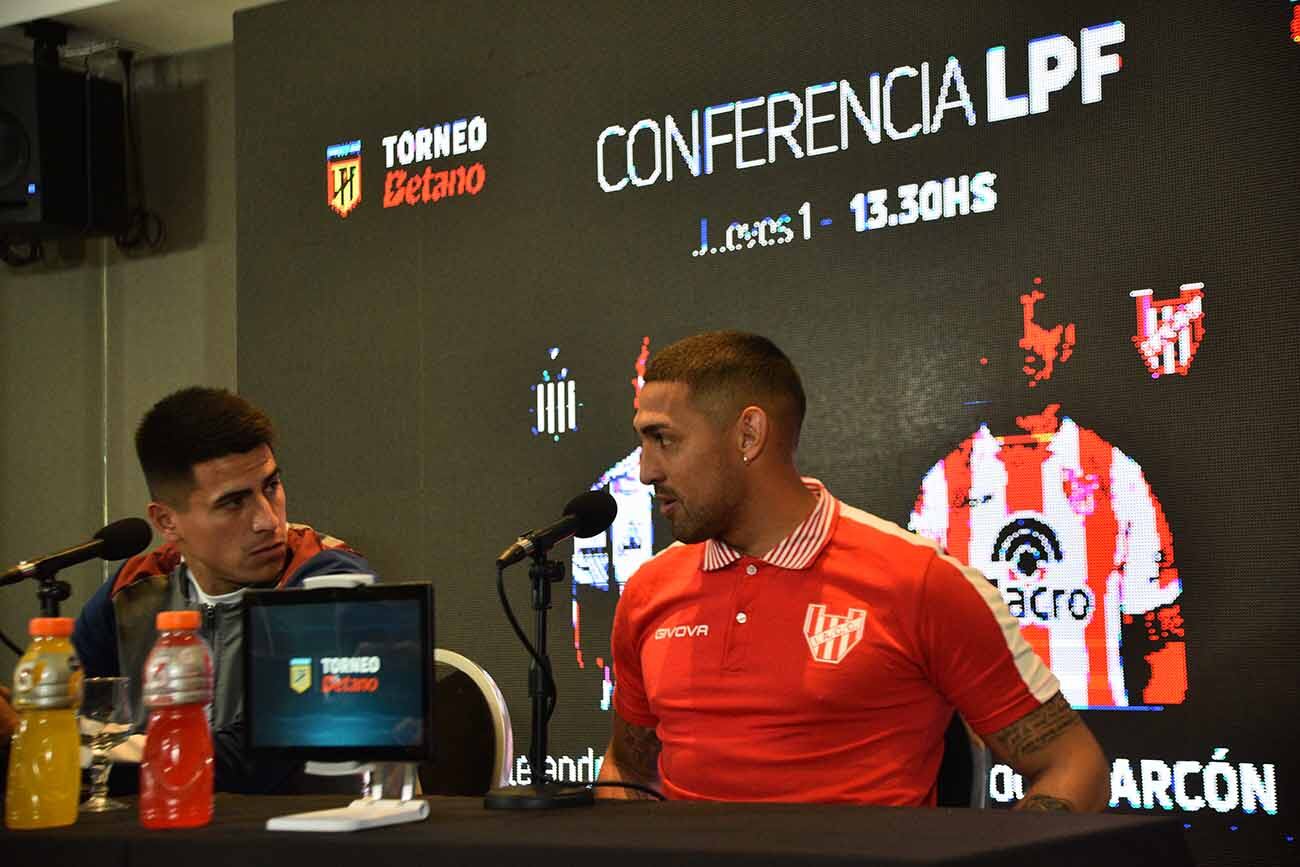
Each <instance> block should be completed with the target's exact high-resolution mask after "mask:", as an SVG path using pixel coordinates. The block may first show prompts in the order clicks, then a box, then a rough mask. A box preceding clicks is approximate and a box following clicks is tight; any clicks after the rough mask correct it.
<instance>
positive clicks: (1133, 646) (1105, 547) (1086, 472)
mask: <svg viewBox="0 0 1300 867" xmlns="http://www.w3.org/2000/svg"><path fill="white" fill-rule="evenodd" d="M1059 408H1060V407H1059V405H1058V404H1052V405H1049V406H1048V407H1047V408H1046V409H1045V410H1044V411H1043V412H1042V413H1041V414H1038V415H1031V416H1021V417H1018V418H1017V419H1016V421H1017V424H1018V425H1019V426H1020V427H1021V429H1022V431H1023V432H1021V433H1015V434H1009V435H1005V436H996V435H994V434H993V433H992V432H991V431H990V430H989V429H988V426H987V425H981V426H980V428H979V430H977V431H976V432H975V433H974V434H972V435H971V436H970V437H968V438H967V439H966V440H964V441H963V442H962V443H961V444H960V445H958V446H957V447H956V448H955V449H953V450H952V451H951V452H949V453H948V455H947V456H945V457H944V458H943V459H942V460H940V461H939V462H938V463H936V464H935V465H934V466H933V467H932V468H931V469H930V470H929V472H927V473H926V475H925V477H924V479H923V480H922V482H921V490H920V494H919V496H918V497H917V499H916V504H915V506H914V508H913V510H912V514H911V518H910V520H909V523H908V527H909V529H911V530H913V531H914V532H917V533H919V534H921V535H923V536H926V537H928V538H930V539H933V540H934V541H935V542H937V543H938V544H939V545H940V546H941V547H942V548H944V549H945V550H946V551H947V552H948V553H949V554H950V555H952V556H953V557H955V558H956V559H958V560H960V561H961V562H962V563H964V564H966V565H968V566H973V567H975V568H976V569H978V570H979V571H980V572H982V573H983V574H984V575H985V577H987V578H988V580H989V581H990V582H992V584H993V586H995V587H997V588H998V591H999V592H1000V593H1001V594H1002V598H1003V599H1004V600H1005V601H1006V603H1007V607H1008V608H1009V609H1010V611H1011V614H1012V615H1013V616H1015V617H1016V618H1017V619H1018V620H1019V621H1020V628H1021V633H1022V634H1023V635H1024V637H1025V639H1026V640H1027V641H1028V642H1029V644H1030V646H1032V647H1033V648H1034V650H1035V651H1037V653H1038V655H1039V656H1040V657H1042V659H1043V661H1044V662H1046V663H1047V665H1048V667H1049V668H1051V670H1052V671H1053V672H1054V673H1055V674H1056V676H1057V677H1058V678H1059V679H1060V681H1061V690H1062V692H1063V693H1064V694H1065V697H1066V698H1067V699H1068V700H1069V701H1070V703H1071V704H1072V705H1074V706H1075V707H1080V708H1083V707H1093V708H1096V707H1130V706H1135V705H1148V706H1150V705H1164V704H1177V703H1181V702H1182V701H1183V700H1184V699H1185V697H1186V694H1187V666H1186V651H1185V643H1184V642H1185V636H1184V629H1183V621H1182V616H1181V611H1180V596H1181V593H1182V582H1181V580H1180V578H1179V575H1178V570H1177V569H1176V568H1175V566H1174V552H1173V538H1172V536H1171V534H1170V531H1169V525H1168V522H1167V521H1166V520H1165V514H1164V510H1163V509H1162V507H1161V505H1160V501H1159V500H1158V499H1157V498H1156V495H1155V493H1154V492H1153V491H1152V490H1151V487H1150V485H1149V484H1148V483H1147V480H1146V478H1145V476H1144V475H1143V472H1142V468H1141V467H1140V466H1139V465H1138V463H1137V462H1136V461H1135V460H1133V459H1132V458H1131V457H1129V456H1128V455H1126V454H1124V452H1122V451H1120V449H1118V448H1116V447H1115V446H1113V445H1111V444H1110V443H1108V442H1107V441H1106V440H1104V439H1103V438H1102V437H1101V436H1100V435H1099V434H1097V433H1095V432H1094V431H1091V430H1088V429H1087V428H1084V427H1081V426H1079V425H1078V424H1076V423H1075V422H1074V421H1073V420H1072V419H1070V418H1068V417H1065V418H1061V419H1058V417H1057V413H1058V411H1059Z"/></svg>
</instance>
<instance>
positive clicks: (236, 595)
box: [185, 566, 248, 605]
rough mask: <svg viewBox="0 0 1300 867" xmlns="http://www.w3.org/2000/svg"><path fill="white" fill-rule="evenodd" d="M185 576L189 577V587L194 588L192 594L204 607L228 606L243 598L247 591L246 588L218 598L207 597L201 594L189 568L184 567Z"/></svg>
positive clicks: (200, 588) (201, 591)
mask: <svg viewBox="0 0 1300 867" xmlns="http://www.w3.org/2000/svg"><path fill="white" fill-rule="evenodd" d="M185 574H186V575H187V576H189V579H190V586H191V587H193V588H194V592H195V593H197V594H198V596H199V601H200V602H202V603H203V604H204V605H229V604H230V603H233V602H238V601H240V600H241V599H243V598H244V593H245V592H247V590H248V588H247V587H240V588H239V589H238V590H231V591H230V592H229V593H222V594H221V595H220V596H209V595H208V594H207V593H204V592H203V588H202V587H200V586H199V582H198V581H196V580H194V573H193V572H191V571H190V567H189V566H186V567H185Z"/></svg>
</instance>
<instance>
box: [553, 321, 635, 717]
mask: <svg viewBox="0 0 1300 867" xmlns="http://www.w3.org/2000/svg"><path fill="white" fill-rule="evenodd" d="M649 359H650V338H649V337H646V338H643V339H642V341H641V350H640V352H639V353H638V355H637V357H636V362H635V364H634V375H633V377H632V381H631V384H632V408H633V410H634V411H635V410H636V408H637V407H638V405H639V402H640V395H641V388H642V386H644V385H645V379H644V378H643V377H644V375H645V368H646V364H647V362H648V361H649ZM591 490H593V491H600V490H608V491H609V493H610V495H612V496H613V497H614V501H615V502H616V503H618V512H617V514H616V515H615V516H614V523H613V524H611V525H610V527H609V529H608V530H606V531H605V532H602V533H598V534H596V535H595V536H591V537H588V538H575V539H574V540H573V562H572V575H573V650H574V655H575V658H576V660H577V663H578V667H579V668H582V669H585V668H586V667H587V663H588V660H587V659H586V658H585V656H584V654H583V646H584V645H585V646H587V647H596V648H602V649H607V648H608V647H609V633H610V627H611V626H612V625H613V622H614V606H615V605H616V604H617V603H618V597H619V596H620V595H622V592H623V587H624V585H626V584H627V580H628V579H629V578H631V577H632V573H633V572H635V571H636V570H637V569H639V568H640V567H641V564H642V563H644V562H645V561H647V560H649V559H650V558H651V556H653V554H654V488H652V487H651V486H649V485H644V484H642V483H641V448H640V446H638V447H637V448H635V449H633V450H632V451H631V452H630V453H629V454H627V455H626V456H625V457H623V458H621V459H619V460H618V461H616V462H615V463H614V464H613V465H612V466H610V467H609V468H608V469H606V470H605V471H604V472H602V473H601V474H600V477H599V478H597V479H596V481H595V483H594V484H592V486H591ZM592 661H593V662H594V663H595V668H596V671H597V673H598V674H599V675H600V678H601V683H600V699H599V705H600V708H601V710H609V708H610V702H611V700H612V698H613V694H614V678H613V671H612V662H611V660H609V659H607V658H606V657H604V656H598V657H596V658H595V659H594V660H592Z"/></svg>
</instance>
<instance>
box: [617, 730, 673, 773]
mask: <svg viewBox="0 0 1300 867" xmlns="http://www.w3.org/2000/svg"><path fill="white" fill-rule="evenodd" d="M613 747H614V755H615V760H616V761H617V762H618V766H619V767H620V768H622V769H623V770H624V771H625V772H626V773H627V774H628V775H630V776H632V777H634V778H635V779H637V780H657V779H658V778H659V752H660V750H662V749H663V744H661V743H660V742H659V736H658V735H656V734H655V730H654V729H649V728H642V727H641V726H635V725H631V724H629V723H626V722H624V721H623V720H621V719H618V718H617V717H616V718H615V720H614V742H613Z"/></svg>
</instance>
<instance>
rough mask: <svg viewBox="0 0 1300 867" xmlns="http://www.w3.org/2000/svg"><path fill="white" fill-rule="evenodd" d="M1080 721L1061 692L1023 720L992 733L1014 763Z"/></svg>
mask: <svg viewBox="0 0 1300 867" xmlns="http://www.w3.org/2000/svg"><path fill="white" fill-rule="evenodd" d="M1080 722H1081V720H1080V719H1079V715H1078V714H1077V713H1075V712H1074V709H1073V708H1071V707H1070V703H1069V702H1068V701H1066V700H1065V696H1063V695H1061V694H1060V693H1057V694H1056V697H1055V698H1053V699H1051V700H1050V701H1049V702H1047V704H1045V705H1043V706H1042V707H1040V708H1039V709H1038V710H1036V711H1034V712H1033V713H1030V714H1028V715H1027V716H1025V718H1024V719H1022V720H1019V721H1017V722H1014V723H1012V724H1011V725H1009V726H1007V727H1006V728H1004V729H1003V730H1002V731H1000V732H998V733H997V734H996V735H994V738H995V739H996V740H998V741H999V742H1000V743H1001V745H1002V747H1003V748H1004V749H1005V751H1006V753H1007V757H1008V758H1009V759H1010V760H1011V762H1012V763H1013V764H1014V763H1015V762H1016V761H1018V760H1019V759H1021V758H1022V757H1024V756H1026V755H1029V754H1030V753H1034V752H1037V751H1038V750H1040V749H1042V748H1043V747H1045V746H1047V745H1048V744H1050V743H1051V742H1052V741H1054V740H1056V739H1057V738H1058V737H1060V736H1061V733H1062V732H1064V731H1065V730H1066V729H1068V728H1070V727H1071V726H1074V725H1078V724H1079V723H1080Z"/></svg>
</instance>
